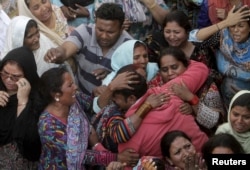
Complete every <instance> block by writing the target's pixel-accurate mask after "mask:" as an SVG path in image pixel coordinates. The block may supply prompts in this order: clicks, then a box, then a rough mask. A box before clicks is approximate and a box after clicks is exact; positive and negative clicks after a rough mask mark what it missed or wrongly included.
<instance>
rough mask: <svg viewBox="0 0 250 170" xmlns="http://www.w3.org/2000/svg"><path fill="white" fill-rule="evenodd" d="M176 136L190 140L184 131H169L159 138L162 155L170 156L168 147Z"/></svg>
mask: <svg viewBox="0 0 250 170" xmlns="http://www.w3.org/2000/svg"><path fill="white" fill-rule="evenodd" d="M177 137H183V138H185V139H187V140H189V141H190V142H191V139H190V138H189V137H188V136H187V134H186V133H184V132H183V131H180V130H174V131H169V132H167V133H165V135H164V136H163V137H162V138H161V153H162V156H163V157H168V158H170V152H169V150H170V147H171V144H172V143H173V141H174V140H175V139H176V138H177Z"/></svg>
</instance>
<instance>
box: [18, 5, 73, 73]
mask: <svg viewBox="0 0 250 170" xmlns="http://www.w3.org/2000/svg"><path fill="white" fill-rule="evenodd" d="M18 10H19V15H24V16H27V17H30V18H32V19H34V20H35V21H36V22H37V23H38V27H39V29H40V31H41V32H42V33H43V34H44V35H45V36H46V37H48V38H49V39H50V40H51V41H52V42H54V43H55V44H56V45H61V44H62V43H63V40H64V39H65V38H66V37H67V36H68V35H69V34H70V32H71V29H70V28H69V27H68V24H67V19H66V18H65V17H64V15H63V13H62V11H61V9H60V8H59V7H57V6H54V5H51V3H50V0H45V1H44V0H38V1H37V0H20V1H18ZM68 63H69V64H70V66H71V68H72V70H73V71H75V63H74V61H73V60H72V59H69V60H68Z"/></svg>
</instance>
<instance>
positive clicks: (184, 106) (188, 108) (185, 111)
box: [180, 103, 193, 114]
mask: <svg viewBox="0 0 250 170" xmlns="http://www.w3.org/2000/svg"><path fill="white" fill-rule="evenodd" d="M180 112H181V113H183V114H192V112H193V109H192V106H190V104H188V103H183V104H182V105H181V106H180Z"/></svg>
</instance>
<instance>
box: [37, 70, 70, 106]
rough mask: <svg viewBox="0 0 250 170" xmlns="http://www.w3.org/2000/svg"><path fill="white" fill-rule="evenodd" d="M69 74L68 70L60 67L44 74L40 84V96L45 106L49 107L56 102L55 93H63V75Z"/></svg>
mask: <svg viewBox="0 0 250 170" xmlns="http://www.w3.org/2000/svg"><path fill="white" fill-rule="evenodd" d="M67 72H68V70H67V68H66V67H65V66H60V67H56V68H51V69H49V70H47V71H45V72H44V73H43V74H42V76H41V78H40V84H39V94H40V98H41V100H43V101H44V103H43V105H44V106H47V105H48V104H49V103H51V102H52V101H53V100H54V97H53V96H52V94H53V93H62V91H61V87H62V85H63V81H64V80H63V75H64V73H67Z"/></svg>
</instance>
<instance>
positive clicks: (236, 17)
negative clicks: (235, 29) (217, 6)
mask: <svg viewBox="0 0 250 170" xmlns="http://www.w3.org/2000/svg"><path fill="white" fill-rule="evenodd" d="M246 7H247V6H246V5H245V6H242V7H241V8H240V9H239V10H237V11H236V12H234V10H235V6H234V7H233V8H232V9H231V10H230V11H229V13H228V16H227V18H226V19H225V20H223V21H221V22H219V23H217V24H213V25H211V26H209V27H205V28H202V29H200V30H199V31H198V32H197V34H196V37H197V39H198V40H200V41H204V40H206V39H207V38H209V37H210V36H212V35H213V34H214V33H216V32H217V31H219V30H221V29H224V28H226V27H230V26H233V25H236V24H237V23H238V22H243V21H248V20H247V19H248V18H247V17H248V16H249V15H250V11H249V10H244V11H243V9H244V8H246Z"/></svg>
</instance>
